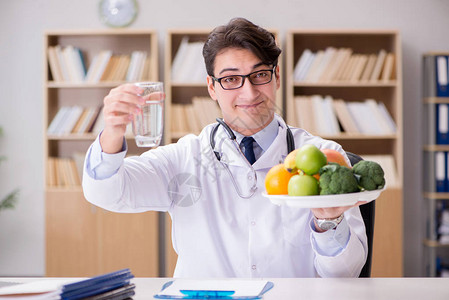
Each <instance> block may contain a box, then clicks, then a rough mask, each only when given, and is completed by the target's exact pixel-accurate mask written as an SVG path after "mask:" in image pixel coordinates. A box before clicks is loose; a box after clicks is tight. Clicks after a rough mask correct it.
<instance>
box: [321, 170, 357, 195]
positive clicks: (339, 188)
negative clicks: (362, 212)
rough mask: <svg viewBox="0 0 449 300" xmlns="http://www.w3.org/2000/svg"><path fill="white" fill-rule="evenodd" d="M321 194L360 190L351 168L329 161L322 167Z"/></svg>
mask: <svg viewBox="0 0 449 300" xmlns="http://www.w3.org/2000/svg"><path fill="white" fill-rule="evenodd" d="M319 183H320V195H333V194H346V193H355V192H358V191H360V189H359V183H358V181H357V178H356V177H355V176H354V173H353V172H352V170H351V169H349V168H347V167H345V166H340V165H339V164H337V163H329V164H327V165H325V166H324V167H322V168H321V169H320V181H319Z"/></svg>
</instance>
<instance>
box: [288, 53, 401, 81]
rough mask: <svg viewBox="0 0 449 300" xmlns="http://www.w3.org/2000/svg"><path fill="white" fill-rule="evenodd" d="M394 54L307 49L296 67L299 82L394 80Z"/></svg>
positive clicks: (295, 77)
mask: <svg viewBox="0 0 449 300" xmlns="http://www.w3.org/2000/svg"><path fill="white" fill-rule="evenodd" d="M394 68H395V65H394V54H393V53H387V51H386V50H384V49H381V50H380V51H379V52H378V53H372V54H357V53H353V50H352V49H350V48H334V47H328V48H326V49H325V50H319V51H317V52H315V53H314V52H312V51H311V50H310V49H305V50H304V51H303V53H302V54H301V56H300V58H299V59H298V61H297V63H296V65H295V68H294V73H293V76H294V80H295V81H296V82H310V83H322V82H326V83H327V82H368V81H372V82H373V81H374V82H376V81H384V82H388V81H390V80H392V79H394Z"/></svg>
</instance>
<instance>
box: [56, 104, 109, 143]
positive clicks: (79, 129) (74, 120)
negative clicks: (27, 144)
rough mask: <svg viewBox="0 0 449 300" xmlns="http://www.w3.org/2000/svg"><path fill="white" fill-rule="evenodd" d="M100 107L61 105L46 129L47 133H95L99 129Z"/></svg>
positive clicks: (59, 134)
mask: <svg viewBox="0 0 449 300" xmlns="http://www.w3.org/2000/svg"><path fill="white" fill-rule="evenodd" d="M100 119H103V118H102V116H101V107H81V106H78V105H75V106H62V107H61V108H59V110H58V112H57V113H56V115H55V117H54V118H53V120H52V121H51V123H50V125H49V126H48V129H47V134H48V135H58V136H61V135H67V134H85V133H89V132H94V133H97V132H98V130H101V129H99V128H96V127H99V126H101V125H102V123H101V121H100V123H99V124H98V125H97V124H96V123H97V121H98V120H100Z"/></svg>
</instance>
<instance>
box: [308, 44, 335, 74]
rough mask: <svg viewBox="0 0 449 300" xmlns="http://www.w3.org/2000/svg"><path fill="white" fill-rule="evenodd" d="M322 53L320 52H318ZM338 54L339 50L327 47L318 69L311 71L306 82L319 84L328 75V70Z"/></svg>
mask: <svg viewBox="0 0 449 300" xmlns="http://www.w3.org/2000/svg"><path fill="white" fill-rule="evenodd" d="M318 52H319V53H320V51H318ZM336 54H337V49H336V48H334V47H327V48H326V49H325V50H324V52H322V57H321V58H320V60H319V62H318V63H317V65H316V68H315V69H313V70H311V72H310V73H309V74H308V75H307V78H306V81H308V82H319V81H321V77H322V76H323V74H326V73H327V69H328V68H329V66H330V65H331V64H332V62H333V60H335V56H336Z"/></svg>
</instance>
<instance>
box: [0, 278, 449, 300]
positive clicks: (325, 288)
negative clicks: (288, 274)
mask: <svg viewBox="0 0 449 300" xmlns="http://www.w3.org/2000/svg"><path fill="white" fill-rule="evenodd" d="M41 279H42V278H26V279H25V278H0V281H15V282H27V281H32V280H41ZM169 280H172V278H134V279H132V282H133V283H135V284H136V295H135V296H134V297H133V299H136V300H143V299H152V296H153V295H154V294H156V293H157V292H159V290H160V289H161V287H162V285H163V284H164V283H165V282H167V281H169ZM268 280H270V281H272V282H274V287H273V289H272V290H270V291H269V292H268V293H267V294H266V295H265V297H264V300H290V299H292V300H293V299H294V300H301V299H307V300H309V299H311V300H330V299H332V300H340V299H341V300H348V299H357V300H359V299H363V300H370V299H372V300H384V299H385V300H387V299H388V300H396V299H397V300H403V299H406V300H408V299H425V300H440V299H441V300H448V299H449V279H448V278H338V279H330V278H326V279H324V278H323V279H321V278H275V279H268Z"/></svg>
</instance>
